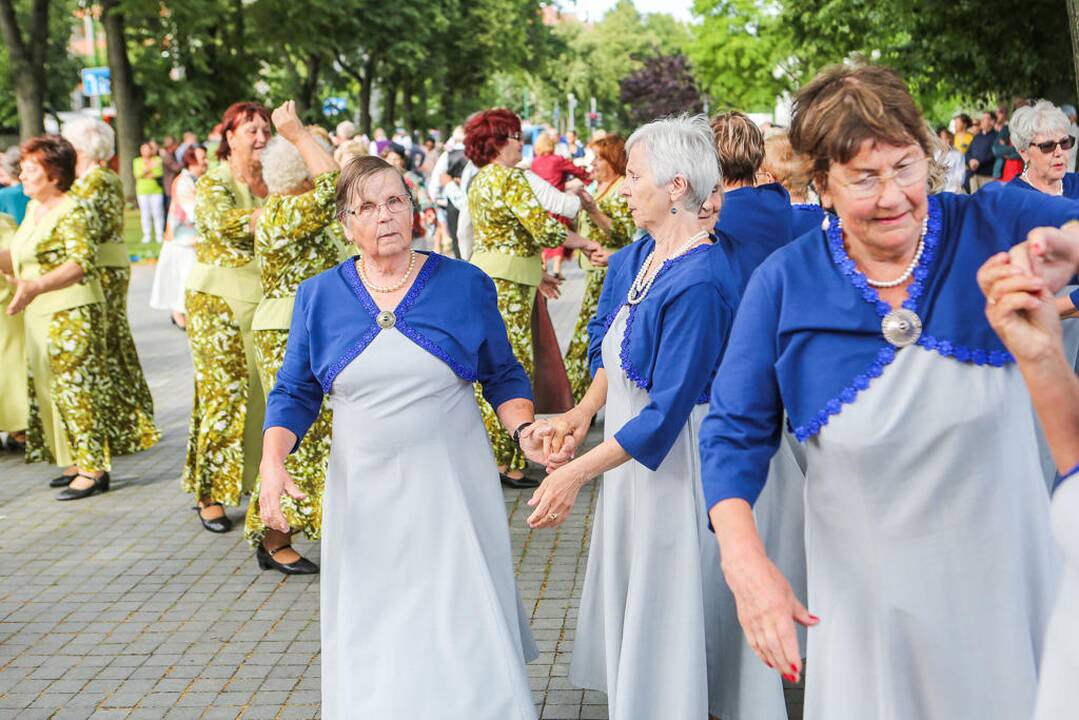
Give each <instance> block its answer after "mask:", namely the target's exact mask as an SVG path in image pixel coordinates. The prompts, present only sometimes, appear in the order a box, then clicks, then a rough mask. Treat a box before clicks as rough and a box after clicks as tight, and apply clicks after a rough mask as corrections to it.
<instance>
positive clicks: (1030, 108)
mask: <svg viewBox="0 0 1079 720" xmlns="http://www.w3.org/2000/svg"><path fill="white" fill-rule="evenodd" d="M1008 128H1009V131H1010V132H1011V136H1012V145H1014V146H1015V149H1016V150H1026V149H1027V148H1028V147H1030V144H1031V143H1032V142H1034V138H1035V137H1037V136H1038V135H1042V134H1045V135H1048V134H1050V133H1056V132H1061V133H1065V134H1066V133H1068V132H1069V131H1070V130H1071V120H1069V119H1068V116H1067V115H1065V114H1064V111H1063V110H1061V109H1060V108H1058V107H1057V106H1056V105H1054V104H1053V103H1051V102H1049V101H1048V100H1039V101H1037V102H1036V103H1034V104H1033V105H1027V106H1026V107H1021V108H1019V109H1018V110H1016V111H1015V114H1013V115H1012V118H1011V120H1010V121H1009V122H1008Z"/></svg>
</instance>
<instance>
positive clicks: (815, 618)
mask: <svg viewBox="0 0 1079 720" xmlns="http://www.w3.org/2000/svg"><path fill="white" fill-rule="evenodd" d="M809 619H810V620H812V621H813V622H820V618H819V617H817V616H816V615H814V614H812V613H810V614H809Z"/></svg>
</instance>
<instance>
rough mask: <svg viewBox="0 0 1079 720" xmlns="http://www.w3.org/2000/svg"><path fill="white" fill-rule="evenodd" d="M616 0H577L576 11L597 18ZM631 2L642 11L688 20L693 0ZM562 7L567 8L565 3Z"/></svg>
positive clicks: (638, 0)
mask: <svg viewBox="0 0 1079 720" xmlns="http://www.w3.org/2000/svg"><path fill="white" fill-rule="evenodd" d="M616 1H617V0H577V13H578V14H579V15H580V16H581V17H582V18H586V19H588V20H599V19H600V18H601V17H603V13H605V12H607V10H609V9H610V8H611V7H612V6H613V5H614V4H615V2H616ZM633 4H634V5H636V6H637V9H638V10H640V11H641V12H643V13H653V12H662V13H667V14H668V15H674V16H675V17H676V18H678V19H680V20H689V19H691V16H690V14H689V9H690V7H691V6H692V5H693V0H633ZM563 7H566V8H567V9H570V10H571V8H570V7H569V4H568V3H567V4H566V5H564V6H563Z"/></svg>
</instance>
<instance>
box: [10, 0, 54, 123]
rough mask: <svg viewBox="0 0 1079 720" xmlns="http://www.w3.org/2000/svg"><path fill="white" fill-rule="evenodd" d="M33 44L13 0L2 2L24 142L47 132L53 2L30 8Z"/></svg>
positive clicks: (36, 3)
mask: <svg viewBox="0 0 1079 720" xmlns="http://www.w3.org/2000/svg"><path fill="white" fill-rule="evenodd" d="M29 30H30V37H29V45H27V42H26V39H25V38H24V37H23V34H22V29H21V28H20V27H19V20H18V17H17V16H16V14H15V7H14V3H13V0H0V36H2V37H3V39H4V45H5V46H6V47H7V51H8V58H9V60H10V63H11V67H10V69H9V74H10V77H11V81H12V85H13V86H14V89H15V105H16V107H17V109H18V113H19V137H20V138H21V139H23V140H26V139H27V138H32V137H34V136H35V135H41V134H43V133H44V132H45V51H46V49H47V48H48V46H49V0H34V3H33V6H32V7H31V8H30V27H29Z"/></svg>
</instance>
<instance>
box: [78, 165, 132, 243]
mask: <svg viewBox="0 0 1079 720" xmlns="http://www.w3.org/2000/svg"><path fill="white" fill-rule="evenodd" d="M71 194H72V195H74V196H75V197H77V198H79V199H80V200H81V201H82V202H83V203H84V204H85V205H86V209H87V222H88V223H89V227H90V231H91V232H93V234H94V238H95V241H96V242H97V243H98V244H99V245H101V244H105V243H116V244H120V245H122V244H123V243H124V236H123V230H124V187H123V183H122V182H121V180H120V176H119V175H117V174H116V173H114V172H113V171H112V170H109V169H108V168H103V167H99V168H94V169H93V170H91V171H90V172H88V173H86V174H85V175H83V176H82V177H81V178H79V179H78V180H76V181H75V184H74V185H72V186H71Z"/></svg>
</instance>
